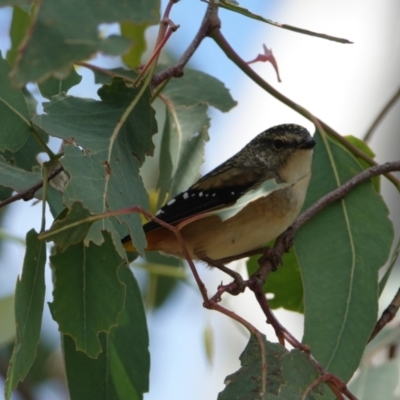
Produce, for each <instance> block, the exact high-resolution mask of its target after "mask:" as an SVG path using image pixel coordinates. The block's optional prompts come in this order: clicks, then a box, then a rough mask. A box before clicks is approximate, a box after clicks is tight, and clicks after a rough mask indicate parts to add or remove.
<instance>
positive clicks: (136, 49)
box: [121, 22, 149, 68]
mask: <svg viewBox="0 0 400 400" xmlns="http://www.w3.org/2000/svg"><path fill="white" fill-rule="evenodd" d="M148 27H149V24H147V23H143V24H132V23H131V22H122V23H121V34H122V35H123V36H125V37H127V38H129V39H131V40H132V42H133V46H132V47H131V49H130V50H129V51H128V52H127V53H126V54H124V55H123V56H122V60H123V61H124V63H125V64H126V65H127V66H128V67H130V68H137V67H138V66H139V65H140V63H141V60H142V55H143V53H144V52H145V51H146V37H145V32H146V29H147V28H148Z"/></svg>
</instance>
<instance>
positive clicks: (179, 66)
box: [151, 5, 221, 88]
mask: <svg viewBox="0 0 400 400" xmlns="http://www.w3.org/2000/svg"><path fill="white" fill-rule="evenodd" d="M220 26H221V22H220V20H219V18H218V14H217V9H216V7H214V6H211V5H209V6H208V7H207V10H206V13H205V15H204V18H203V21H202V23H201V26H200V28H199V30H198V31H197V33H196V36H195V37H194V38H193V40H192V42H191V43H190V45H189V46H188V48H187V49H186V51H185V52H184V53H183V54H182V56H181V58H180V59H179V60H178V62H177V63H176V64H174V65H172V66H171V67H169V68H166V69H165V70H164V71H161V72H160V73H158V74H156V75H154V76H153V79H152V82H151V84H152V87H153V88H154V87H156V86H158V85H159V84H160V83H162V82H163V81H165V80H167V79H169V78H171V77H175V78H179V77H181V76H182V75H183V69H184V67H185V65H186V64H187V63H188V61H189V60H190V58H191V57H192V56H193V54H194V53H195V51H196V50H197V48H198V47H199V46H200V43H201V42H202V41H203V39H204V38H206V37H207V36H209V35H210V34H211V32H212V31H213V30H214V29H216V28H219V27H220Z"/></svg>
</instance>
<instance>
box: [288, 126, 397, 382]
mask: <svg viewBox="0 0 400 400" xmlns="http://www.w3.org/2000/svg"><path fill="white" fill-rule="evenodd" d="M314 139H315V140H316V141H317V145H316V147H315V154H314V161H313V167H312V179H311V183H310V187H309V189H308V193H307V198H306V201H305V205H304V209H306V208H308V207H309V206H310V205H311V204H313V203H314V202H315V201H316V200H318V199H319V198H321V197H322V196H323V195H325V194H326V193H328V192H330V191H332V190H333V189H336V188H337V186H338V185H340V184H342V183H344V182H346V181H347V180H348V179H350V178H351V177H353V176H354V175H356V174H358V173H359V172H361V171H362V168H361V167H360V165H359V163H358V162H357V160H356V159H355V158H354V157H353V156H352V155H351V154H350V153H349V152H348V151H346V150H345V149H343V148H342V147H341V146H338V145H337V144H335V143H334V142H333V141H331V140H330V139H327V140H328V144H329V149H330V151H331V154H332V158H329V156H328V152H327V148H326V147H325V143H324V142H323V141H322V138H321V135H320V134H319V133H318V132H317V133H316V134H315V135H314ZM335 174H336V175H335ZM392 241H393V227H392V223H391V222H390V220H389V219H388V209H387V207H386V205H385V203H384V201H383V200H382V197H381V196H380V195H379V194H378V193H377V192H376V191H375V190H374V188H373V186H372V184H371V182H365V183H363V184H361V185H358V186H357V187H356V188H355V189H354V190H352V191H351V192H350V193H349V194H348V195H346V197H345V198H344V199H342V200H340V201H337V202H335V203H333V204H330V205H329V206H327V207H325V208H324V209H323V210H322V211H321V212H319V213H318V214H317V215H316V216H314V217H313V218H312V219H311V220H310V221H309V222H307V224H306V225H305V226H303V227H302V228H301V229H300V231H299V232H298V234H297V235H296V240H295V250H296V255H297V259H298V261H299V265H300V269H301V274H302V278H303V287H304V309H305V327H304V338H303V342H304V343H307V344H308V345H310V346H311V350H312V354H313V356H314V357H315V358H316V359H317V360H318V362H320V363H321V364H322V365H323V366H324V367H325V368H326V369H327V370H328V371H329V372H332V373H333V374H335V375H337V376H338V377H339V378H340V379H342V380H344V381H347V380H348V379H349V378H350V377H351V376H352V374H353V372H354V371H355V369H356V368H357V366H358V364H359V362H360V359H361V356H362V354H363V351H364V348H365V346H366V344H367V341H368V338H369V335H370V334H371V331H372V329H373V327H374V325H375V322H376V318H377V312H378V270H379V268H380V267H381V266H382V265H383V264H384V263H385V261H386V260H387V258H388V255H389V252H390V247H391V244H392Z"/></svg>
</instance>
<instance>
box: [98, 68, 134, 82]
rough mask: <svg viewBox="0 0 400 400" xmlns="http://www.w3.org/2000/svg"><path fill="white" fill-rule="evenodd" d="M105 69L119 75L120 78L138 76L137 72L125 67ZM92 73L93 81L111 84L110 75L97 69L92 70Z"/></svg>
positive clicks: (132, 78)
mask: <svg viewBox="0 0 400 400" xmlns="http://www.w3.org/2000/svg"><path fill="white" fill-rule="evenodd" d="M107 71H108V72H110V73H112V74H113V75H114V76H115V77H117V76H119V77H120V78H126V79H127V80H128V81H129V80H135V79H136V78H137V76H138V74H137V72H135V71H131V70H129V69H125V68H112V69H109V70H107ZM93 74H94V81H95V83H101V84H103V85H111V82H112V77H111V76H110V75H108V74H105V73H103V72H102V71H98V70H94V71H93Z"/></svg>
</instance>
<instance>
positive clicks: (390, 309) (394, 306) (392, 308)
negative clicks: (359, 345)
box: [368, 288, 400, 342]
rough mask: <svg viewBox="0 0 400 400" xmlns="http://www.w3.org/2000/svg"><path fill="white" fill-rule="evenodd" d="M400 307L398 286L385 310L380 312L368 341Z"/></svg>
mask: <svg viewBox="0 0 400 400" xmlns="http://www.w3.org/2000/svg"><path fill="white" fill-rule="evenodd" d="M399 308H400V288H399V289H398V290H397V293H396V295H395V296H394V298H393V300H392V301H391V302H390V304H389V305H388V306H387V307H386V309H385V311H384V312H383V313H382V315H381V317H380V318H379V320H378V322H377V323H376V325H375V328H374V330H373V331H372V333H371V336H370V338H369V340H368V342H370V341H371V340H372V339H373V338H374V337H375V336H376V335H377V334H378V333H379V332H380V331H381V330H382V329H383V328H384V327H385V326H386V325H387V324H388V323H389V322H390V321H391V320H392V319H393V318H394V317H395V315H396V314H397V312H398V311H399Z"/></svg>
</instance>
